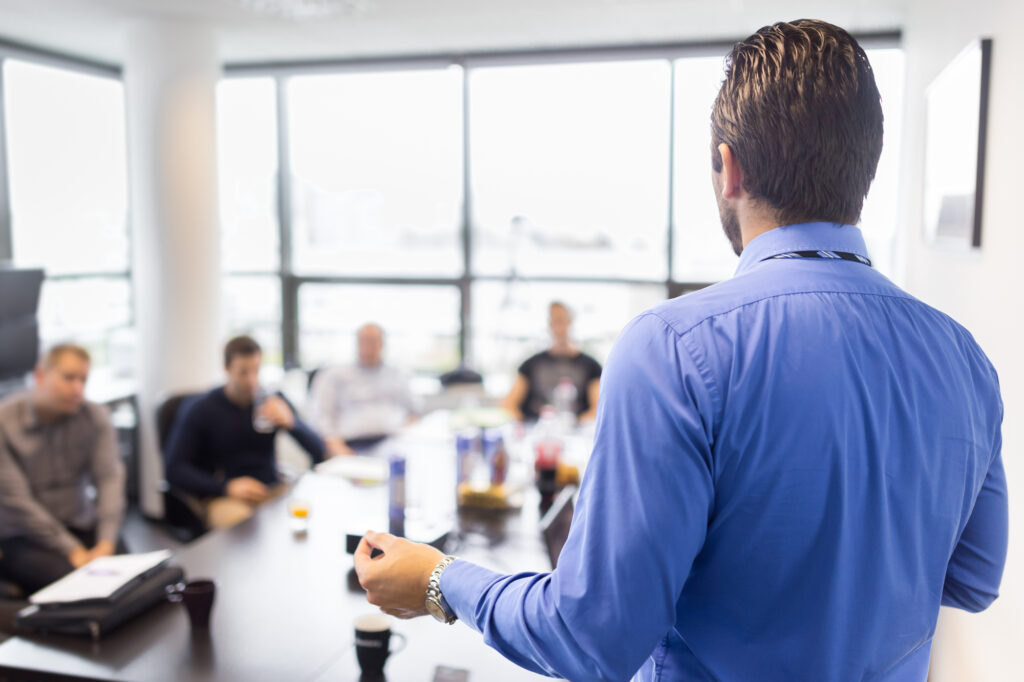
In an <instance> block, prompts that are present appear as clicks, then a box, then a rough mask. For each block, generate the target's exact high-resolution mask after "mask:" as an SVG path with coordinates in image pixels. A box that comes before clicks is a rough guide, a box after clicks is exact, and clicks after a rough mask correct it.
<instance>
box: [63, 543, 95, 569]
mask: <svg viewBox="0 0 1024 682" xmlns="http://www.w3.org/2000/svg"><path fill="white" fill-rule="evenodd" d="M90 561H92V554H90V553H89V550H87V549H86V548H85V547H82V546H78V547H75V548H74V549H73V550H71V551H70V552H69V553H68V562H70V563H71V565H72V566H73V567H74V568H81V567H82V566H85V565H86V564H87V563H89V562H90Z"/></svg>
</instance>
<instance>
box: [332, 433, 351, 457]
mask: <svg viewBox="0 0 1024 682" xmlns="http://www.w3.org/2000/svg"><path fill="white" fill-rule="evenodd" d="M324 445H325V446H327V456H328V457H337V456H338V455H354V454H356V451H355V450H353V449H352V448H350V447H349V446H348V443H346V442H345V441H343V440H342V439H340V438H338V437H337V436H328V437H327V438H325V439H324Z"/></svg>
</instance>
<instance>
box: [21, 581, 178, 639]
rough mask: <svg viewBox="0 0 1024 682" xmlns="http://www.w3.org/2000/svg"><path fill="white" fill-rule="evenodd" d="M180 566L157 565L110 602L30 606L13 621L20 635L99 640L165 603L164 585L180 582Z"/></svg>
mask: <svg viewBox="0 0 1024 682" xmlns="http://www.w3.org/2000/svg"><path fill="white" fill-rule="evenodd" d="M184 576H185V572H184V571H182V569H181V567H180V566H167V565H163V566H159V567H157V568H156V569H154V570H153V571H152V572H150V573H148V574H145V575H143V576H141V577H140V578H139V579H138V580H137V582H135V583H133V584H131V585H129V586H128V588H127V589H124V590H121V591H119V592H118V594H117V595H116V597H115V598H113V599H94V600H89V601H82V602H75V603H72V604H47V605H40V604H30V605H29V606H26V607H25V608H23V609H22V610H21V611H19V612H18V615H17V616H15V619H14V627H15V629H16V630H17V631H20V632H52V633H57V634H63V635H83V636H86V637H92V638H93V639H100V638H101V637H104V636H106V635H107V634H109V633H110V632H112V631H114V630H115V629H117V627H118V626H120V625H122V624H123V623H125V622H127V621H129V620H131V619H132V618H135V617H136V616H138V615H140V614H142V613H144V612H146V611H148V610H149V609H151V608H153V607H154V606H156V605H157V604H159V603H160V602H163V601H166V600H167V586H168V585H174V584H176V583H179V582H181V581H182V580H183V579H184Z"/></svg>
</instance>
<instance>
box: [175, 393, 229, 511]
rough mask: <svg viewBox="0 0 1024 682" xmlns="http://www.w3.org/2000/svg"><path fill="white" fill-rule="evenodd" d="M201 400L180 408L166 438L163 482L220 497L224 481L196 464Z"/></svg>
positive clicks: (199, 453)
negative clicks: (165, 478) (165, 477)
mask: <svg viewBox="0 0 1024 682" xmlns="http://www.w3.org/2000/svg"><path fill="white" fill-rule="evenodd" d="M201 400H202V399H201V398H200V399H199V400H198V401H195V402H192V403H189V404H186V405H184V406H183V410H182V413H181V414H179V415H178V418H177V419H176V420H175V422H174V426H173V427H172V428H171V434H170V436H169V437H168V438H167V452H166V453H165V461H166V472H165V475H166V476H167V480H168V481H169V482H170V483H171V485H174V486H177V487H179V488H181V489H182V490H187V491H188V492H191V493H193V494H196V495H202V496H205V497H220V496H222V495H224V487H225V485H226V482H225V481H221V480H219V479H217V478H216V477H215V476H214V475H213V474H211V473H210V472H209V471H206V470H205V469H203V468H202V467H201V466H199V464H198V462H199V459H200V457H201V456H202V433H201V424H200V416H201V415H200V409H201V407H202V403H201Z"/></svg>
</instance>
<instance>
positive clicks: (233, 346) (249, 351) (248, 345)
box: [224, 336, 263, 368]
mask: <svg viewBox="0 0 1024 682" xmlns="http://www.w3.org/2000/svg"><path fill="white" fill-rule="evenodd" d="M262 352H263V349H262V348H260V344H258V343H256V339H254V338H252V337H251V336H236V337H235V338H233V339H231V340H230V341H228V342H227V345H225V346H224V367H225V368H227V367H230V366H231V360H232V359H233V358H235V357H249V356H250V355H255V354H256V353H262Z"/></svg>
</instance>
